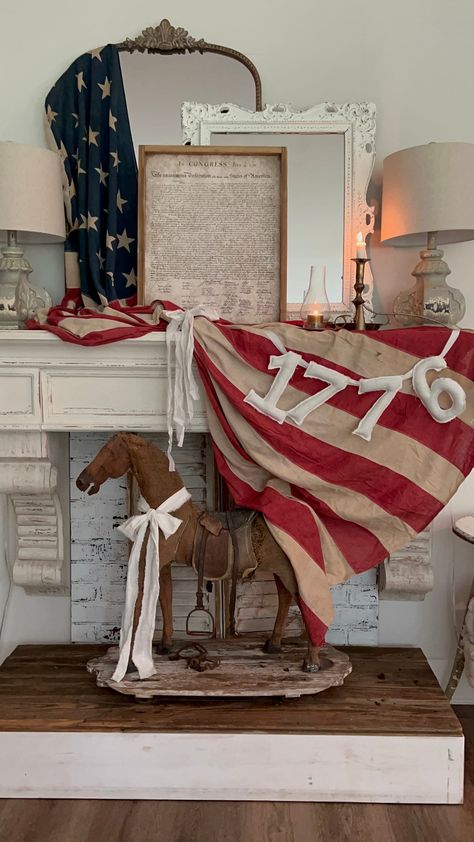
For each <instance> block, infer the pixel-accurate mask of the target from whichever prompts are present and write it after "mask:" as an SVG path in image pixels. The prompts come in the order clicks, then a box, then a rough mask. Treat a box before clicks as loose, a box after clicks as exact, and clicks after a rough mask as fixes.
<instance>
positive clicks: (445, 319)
mask: <svg viewBox="0 0 474 842" xmlns="http://www.w3.org/2000/svg"><path fill="white" fill-rule="evenodd" d="M420 257H421V260H420V262H419V263H417V265H416V266H415V268H414V270H413V272H412V275H413V276H414V277H415V279H416V282H415V285H414V286H413V287H411V289H408V290H404V291H403V292H401V293H400V294H399V295H398V296H397V298H396V299H395V301H394V305H393V311H394V314H395V317H396V319H397V321H398V322H400V324H402V325H403V326H404V327H408V326H411V325H413V326H415V325H420V324H423V323H426V324H440V325H446V326H448V327H453V326H454V325H457V324H458V323H459V322H460V321H461V319H462V318H463V316H464V314H465V312H466V302H465V300H464V296H463V294H462V292H460V291H459V290H458V289H455V288H454V287H451V286H449V285H448V284H447V283H446V276H447V275H449V274H450V272H451V270H450V268H449V266H448V264H447V263H446V262H445V261H444V260H443V259H442V258H443V251H442V250H441V249H437V248H431V249H426V250H425V251H422V252H421V253H420Z"/></svg>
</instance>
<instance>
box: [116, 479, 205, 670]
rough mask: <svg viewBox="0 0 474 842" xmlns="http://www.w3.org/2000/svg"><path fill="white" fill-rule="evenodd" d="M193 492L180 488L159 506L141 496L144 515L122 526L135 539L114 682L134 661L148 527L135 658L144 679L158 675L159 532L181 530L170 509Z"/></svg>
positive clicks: (121, 530) (173, 508) (178, 519)
mask: <svg viewBox="0 0 474 842" xmlns="http://www.w3.org/2000/svg"><path fill="white" fill-rule="evenodd" d="M190 499H191V495H190V493H189V491H188V490H187V488H184V487H183V488H180V490H179V491H176V493H175V494H172V495H171V497H168V499H167V500H165V501H164V502H163V503H161V505H160V506H158V508H156V509H150V506H149V505H148V503H147V502H146V500H144V499H143V497H140V499H139V501H138V508H139V510H140V511H141V512H142V514H139V515H134V516H133V517H131V518H129V519H128V520H126V521H125V523H122V524H121V525H120V526H119V527H118V529H119V531H120V532H122V533H123V535H126V537H127V538H129V539H130V540H131V541H133V547H132V551H131V553H130V559H129V562H128V574H127V589H126V595H125V609H124V613H123V619H122V628H121V629H120V654H119V659H118V663H117V667H116V669H115V672H114V674H113V676H112V681H121V680H122V678H123V677H124V675H125V673H126V671H127V667H128V662H129V660H130V648H131V643H132V633H133V617H134V613H135V604H136V601H137V596H138V567H139V561H140V552H141V549H142V545H143V541H144V540H145V534H146V531H147V528H148V527H150V532H149V535H148V542H147V546H146V559H145V581H144V586H143V602H142V610H141V614H140V619H139V621H138V626H137V630H136V632H135V639H134V642H133V651H132V653H131V658H132V661H133V663H134V664H135V666H136V668H137V670H138V674H139V676H140V678H150V676H151V675H153V674H154V672H155V668H154V666H153V656H152V643H153V632H154V629H155V614H156V605H157V602H158V597H159V594H160V549H159V533H160V531H161V532H162V533H163V535H164V537H165V539H166V540H168V538H169V537H170V536H171V535H174V533H175V532H176V531H177V530H178V529H179V527H180V526H181V524H182V522H183V521H182V520H180V518H178V517H174V516H173V515H172V514H170V512H175V511H176V510H177V509H179V508H181V506H183V505H184V503H186V502H187V501H188V500H190Z"/></svg>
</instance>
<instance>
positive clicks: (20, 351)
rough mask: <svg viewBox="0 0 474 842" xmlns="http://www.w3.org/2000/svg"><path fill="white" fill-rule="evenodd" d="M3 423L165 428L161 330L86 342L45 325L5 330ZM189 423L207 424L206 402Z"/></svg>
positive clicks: (0, 347)
mask: <svg viewBox="0 0 474 842" xmlns="http://www.w3.org/2000/svg"><path fill="white" fill-rule="evenodd" d="M0 389H1V393H2V395H3V400H2V401H1V405H0V418H1V425H2V429H3V430H41V431H71V430H81V429H82V430H141V431H145V430H148V431H154V432H160V431H164V430H166V427H167V425H166V391H167V368H166V343H165V336H164V334H162V333H155V334H149V335H148V336H144V337H141V338H139V339H125V340H123V341H121V342H114V343H111V344H108V345H101V346H95V347H85V346H81V345H75V344H72V343H69V342H63V341H62V340H61V339H59V338H58V337H57V336H54V334H50V333H46V332H44V333H43V332H40V331H5V330H4V331H0ZM190 429H191V430H194V431H196V432H204V431H206V430H207V420H206V414H205V410H204V407H203V404H202V402H199V403H198V404H197V406H196V410H195V414H194V419H193V422H192V424H191V425H190Z"/></svg>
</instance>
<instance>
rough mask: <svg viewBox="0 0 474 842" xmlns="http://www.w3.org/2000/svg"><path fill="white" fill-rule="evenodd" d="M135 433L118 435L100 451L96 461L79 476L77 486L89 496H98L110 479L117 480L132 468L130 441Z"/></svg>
mask: <svg viewBox="0 0 474 842" xmlns="http://www.w3.org/2000/svg"><path fill="white" fill-rule="evenodd" d="M132 435H134V434H133V433H117V434H116V435H115V436H113V437H112V438H111V439H110V440H109V441H108V442H107V444H105V445H104V446H103V447H101V449H100V450H99V452H98V454H97V456H96V457H95V459H93V460H92V462H91V463H90V464H89V465H88V466H87V468H84V470H83V471H82V472H81V473H80V474H79V476H78V478H77V480H76V485H77V487H78V488H79V489H80V490H81V491H86V492H87V494H97V492H98V491H99V489H100V487H101V485H102V484H103V483H104V482H105V481H106V480H108V479H117V478H118V477H121V476H123V474H126V473H127V471H128V470H130V468H131V459H130V450H129V446H128V439H129V437H130V436H132Z"/></svg>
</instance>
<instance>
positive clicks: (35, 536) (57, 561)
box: [0, 431, 69, 594]
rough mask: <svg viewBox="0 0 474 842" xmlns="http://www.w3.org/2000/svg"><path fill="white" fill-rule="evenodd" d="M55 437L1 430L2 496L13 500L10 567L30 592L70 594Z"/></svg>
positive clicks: (8, 542)
mask: <svg viewBox="0 0 474 842" xmlns="http://www.w3.org/2000/svg"><path fill="white" fill-rule="evenodd" d="M50 436H51V434H48V433H43V432H39V431H31V432H30V431H22V432H17V431H14V432H13V431H11V432H9V431H0V493H2V494H6V495H7V499H8V509H7V511H8V514H7V524H6V529H7V534H6V536H5V544H6V552H7V563H8V567H9V569H10V572H11V577H12V581H13V583H14V584H16V585H20V586H21V587H23V588H25V590H26V591H27V592H32V593H43V594H64V593H65V592H66V591H67V585H68V578H69V574H68V571H67V570H65V564H64V562H65V553H64V533H63V517H62V511H61V503H60V499H59V494H58V471H57V468H56V467H55V465H53V464H52V461H51V456H50V454H51V452H52V450H54V448H53V447H52V446H51V442H50V440H49V439H50Z"/></svg>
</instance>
